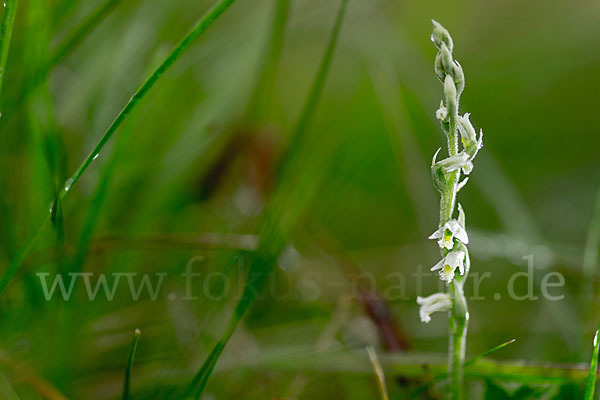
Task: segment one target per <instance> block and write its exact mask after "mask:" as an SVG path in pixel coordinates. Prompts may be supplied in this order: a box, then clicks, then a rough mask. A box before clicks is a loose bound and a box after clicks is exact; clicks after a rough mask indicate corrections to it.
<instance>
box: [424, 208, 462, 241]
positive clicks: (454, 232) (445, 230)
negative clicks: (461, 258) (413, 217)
mask: <svg viewBox="0 0 600 400" xmlns="http://www.w3.org/2000/svg"><path fill="white" fill-rule="evenodd" d="M454 238H457V239H458V240H460V241H461V242H463V243H464V244H468V243H469V236H468V235H467V231H466V230H465V212H464V211H463V209H462V207H461V205H460V204H459V205H458V219H457V220H456V219H451V220H450V221H448V222H446V223H445V224H444V225H443V226H442V227H440V228H439V229H438V230H437V231H435V232H433V233H432V234H431V236H429V239H439V240H438V245H439V246H440V248H441V249H448V250H452V248H453V247H454Z"/></svg>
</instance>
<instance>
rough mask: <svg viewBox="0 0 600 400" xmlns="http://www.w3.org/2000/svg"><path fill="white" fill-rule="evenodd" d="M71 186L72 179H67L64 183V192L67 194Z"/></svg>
mask: <svg viewBox="0 0 600 400" xmlns="http://www.w3.org/2000/svg"><path fill="white" fill-rule="evenodd" d="M72 184H73V178H69V179H67V181H66V182H65V192H68V191H69V190H70V189H71V185H72Z"/></svg>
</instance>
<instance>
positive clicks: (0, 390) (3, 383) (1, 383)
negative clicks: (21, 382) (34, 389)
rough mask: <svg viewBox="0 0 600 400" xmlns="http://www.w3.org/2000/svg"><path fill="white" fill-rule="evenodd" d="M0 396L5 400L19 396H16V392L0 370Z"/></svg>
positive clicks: (15, 399)
mask: <svg viewBox="0 0 600 400" xmlns="http://www.w3.org/2000/svg"><path fill="white" fill-rule="evenodd" d="M0 398H2V399H5V400H19V396H17V393H16V392H15V390H14V389H13V388H12V386H11V385H10V382H9V381H8V379H6V376H4V374H3V373H2V371H0Z"/></svg>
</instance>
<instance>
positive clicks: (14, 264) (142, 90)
mask: <svg viewBox="0 0 600 400" xmlns="http://www.w3.org/2000/svg"><path fill="white" fill-rule="evenodd" d="M235 1H236V0H219V1H218V2H217V3H216V4H215V5H214V6H213V7H212V8H211V9H210V10H209V11H208V12H206V13H205V14H204V16H203V17H202V18H201V19H200V21H198V23H197V24H196V25H195V26H194V27H193V28H192V29H191V30H190V32H189V33H188V34H187V35H186V36H185V37H184V38H183V40H182V41H181V42H179V44H178V45H177V46H176V47H175V48H174V49H173V51H171V53H170V54H169V55H168V56H167V57H166V58H165V60H164V61H163V62H162V63H161V64H160V65H159V66H158V67H157V68H156V69H155V70H154V72H153V73H152V74H151V75H150V76H149V77H148V78H147V79H146V80H145V81H144V83H142V85H141V86H140V87H139V88H138V89H137V90H136V92H135V93H134V94H133V96H132V97H131V99H130V100H129V101H128V102H127V104H126V105H125V107H123V109H122V110H121V112H119V114H118V115H117V117H116V118H115V119H114V121H113V122H112V123H111V124H110V126H109V127H108V129H107V130H106V132H104V134H103V135H102V137H101V138H100V141H99V142H98V144H97V145H96V146H95V147H94V149H93V150H92V151H91V152H90V154H89V155H88V156H87V157H86V158H85V159H84V160H83V162H82V163H81V165H80V166H79V168H77V170H75V173H73V175H72V176H71V177H70V178H69V179H67V181H66V182H65V184H64V190H62V191H61V193H60V199H61V200H63V199H64V198H65V197H66V196H67V195H68V194H69V192H70V191H71V189H72V188H73V186H74V185H75V184H76V183H77V182H78V181H79V178H81V175H83V173H84V172H85V171H86V170H87V168H88V167H89V165H90V164H91V163H92V161H93V160H94V158H95V157H96V156H97V155H98V154H99V153H100V151H101V150H102V148H103V147H104V145H106V143H107V142H108V141H109V140H110V138H111V137H112V135H113V134H114V133H115V132H116V130H117V129H118V128H119V127H120V126H121V124H122V123H123V121H124V120H125V119H126V118H127V116H128V115H129V113H131V112H132V111H133V110H134V109H135V107H136V106H137V104H138V103H139V101H140V100H142V99H143V98H144V97H145V96H146V94H147V93H148V91H150V89H151V88H152V86H154V84H155V83H156V81H157V80H158V79H159V78H160V77H161V76H162V74H164V73H165V71H167V69H169V67H170V66H171V65H173V63H174V62H175V61H176V60H177V59H178V58H179V57H180V56H181V54H183V53H184V52H185V51H186V50H187V49H188V48H189V47H190V45H191V44H192V43H193V42H194V41H195V40H196V39H197V38H198V37H199V36H200V35H202V34H203V33H204V32H205V31H206V29H208V28H209V27H210V26H211V25H212V23H213V22H214V21H215V20H216V19H217V18H219V17H220V16H221V14H223V13H224V12H225V10H227V9H228V8H229V6H231V5H232V4H233V3H235ZM47 220H48V218H46V219H44V221H43V222H42V224H41V225H40V227H39V228H38V229H37V230H36V231H35V232H34V233H33V234H32V235H31V237H30V238H29V239H28V240H27V242H26V245H25V246H24V247H23V248H22V249H21V250H20V251H19V252H18V253H17V256H16V257H15V258H14V259H13V260H12V261H11V262H10V264H9V266H8V267H7V268H6V271H5V272H4V275H3V276H2V278H0V293H2V291H3V290H4V289H5V288H6V285H7V284H8V282H9V281H10V279H11V277H12V276H13V275H14V274H15V272H16V271H17V269H18V268H19V266H20V265H21V263H22V262H23V260H24V259H25V257H26V256H27V254H28V252H29V251H30V250H31V248H32V247H33V245H34V244H35V242H36V241H37V239H38V238H39V236H40V231H41V230H42V229H43V227H44V225H45V224H46V223H47Z"/></svg>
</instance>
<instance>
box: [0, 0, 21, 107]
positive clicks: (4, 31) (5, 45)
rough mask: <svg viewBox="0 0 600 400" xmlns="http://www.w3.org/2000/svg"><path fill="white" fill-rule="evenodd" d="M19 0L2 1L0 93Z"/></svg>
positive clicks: (0, 102)
mask: <svg viewBox="0 0 600 400" xmlns="http://www.w3.org/2000/svg"><path fill="white" fill-rule="evenodd" d="M18 4H19V0H6V1H5V2H4V15H2V22H1V23H0V94H2V83H3V82H4V73H5V71H6V60H7V59H8V50H9V49H10V38H11V36H12V31H13V26H14V23H15V16H16V15H17V6H18ZM0 99H1V97H0ZM1 106H2V101H0V107H1ZM1 115H2V114H0V116H1Z"/></svg>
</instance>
